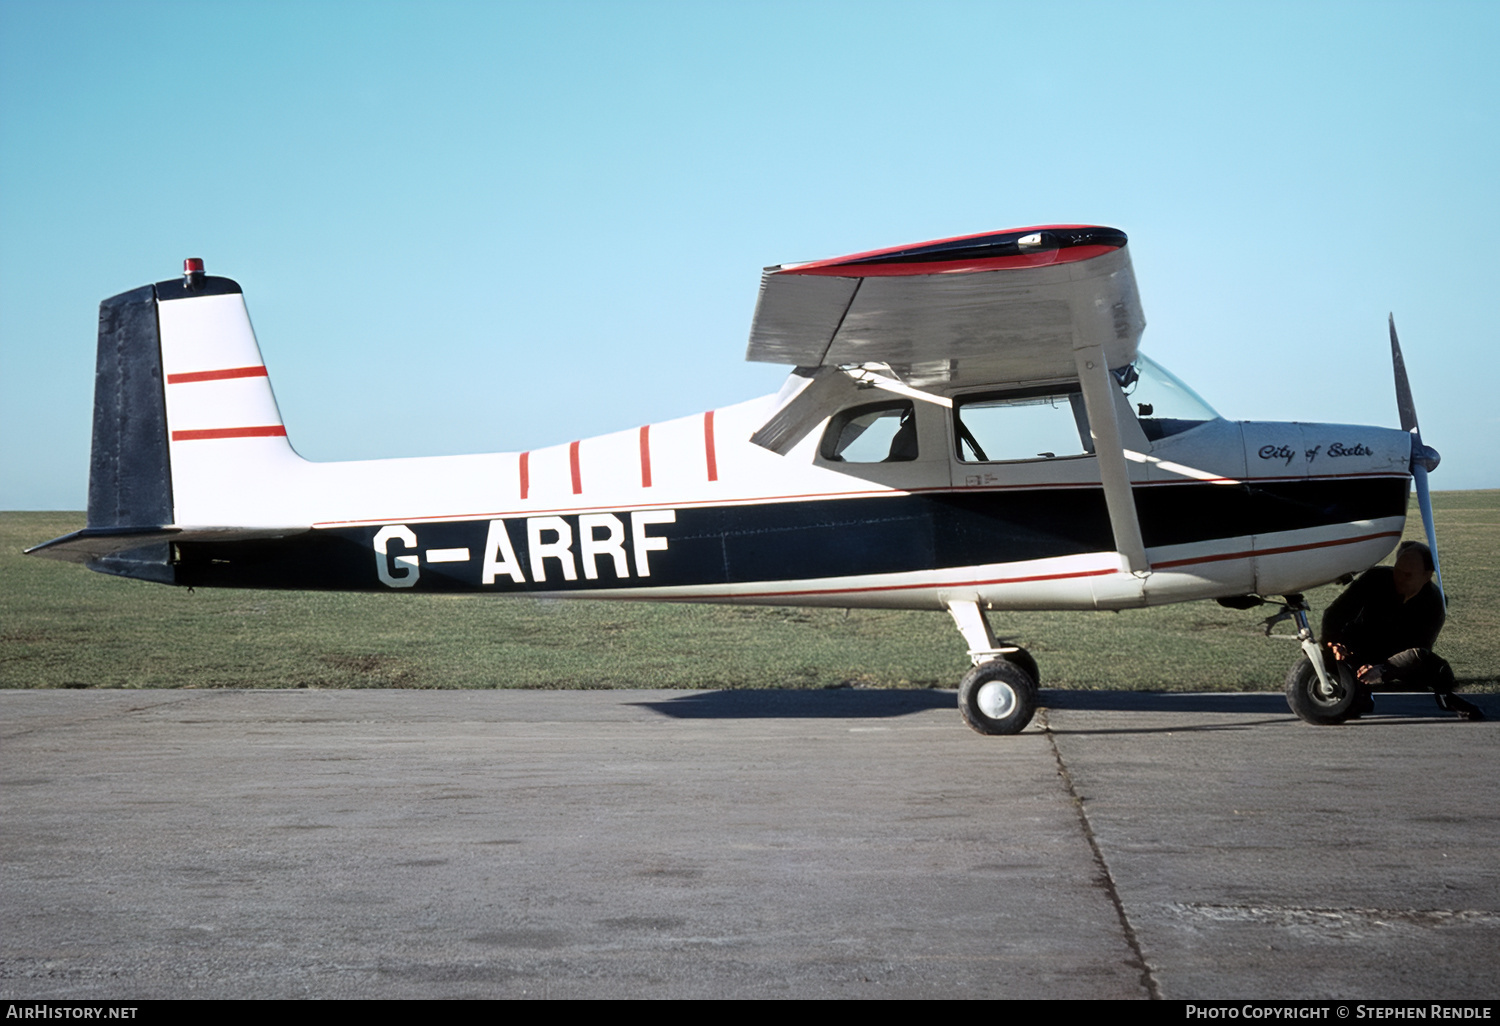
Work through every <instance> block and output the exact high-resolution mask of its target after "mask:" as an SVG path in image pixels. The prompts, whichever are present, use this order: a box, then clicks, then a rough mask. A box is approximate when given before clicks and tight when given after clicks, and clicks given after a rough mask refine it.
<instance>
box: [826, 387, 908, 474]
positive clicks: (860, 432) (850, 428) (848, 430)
mask: <svg viewBox="0 0 1500 1026" xmlns="http://www.w3.org/2000/svg"><path fill="white" fill-rule="evenodd" d="M818 452H819V453H820V454H821V455H822V457H823V458H824V459H825V460H828V461H829V462H831V463H904V462H908V461H910V460H914V459H916V458H917V415H916V410H914V409H913V408H912V403H911V400H909V399H897V400H892V401H889V402H883V403H869V404H867V405H865V406H855V407H851V408H850V409H847V410H841V411H840V412H838V413H836V414H834V416H833V419H831V420H830V421H829V422H828V429H827V430H826V431H824V432H823V441H822V444H821V445H820V446H819V447H818Z"/></svg>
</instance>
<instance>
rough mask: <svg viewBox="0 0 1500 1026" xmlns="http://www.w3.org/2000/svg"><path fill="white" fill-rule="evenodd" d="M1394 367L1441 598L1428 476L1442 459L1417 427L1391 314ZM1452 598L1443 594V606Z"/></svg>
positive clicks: (1419, 500) (1404, 363)
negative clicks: (1409, 436)
mask: <svg viewBox="0 0 1500 1026" xmlns="http://www.w3.org/2000/svg"><path fill="white" fill-rule="evenodd" d="M1390 323H1391V366H1392V368H1393V369H1394V370H1395V372H1396V408H1397V410H1399V411H1400V414H1401V430H1402V431H1406V432H1409V433H1410V434H1411V477H1412V480H1413V481H1415V482H1416V484H1417V506H1418V507H1419V508H1420V509H1421V510H1422V527H1423V529H1424V530H1425V531H1426V532H1427V547H1428V548H1429V549H1431V550H1432V566H1433V569H1434V570H1436V571H1437V586H1438V592H1439V594H1443V568H1442V567H1441V566H1439V565H1438V554H1437V551H1438V550H1437V531H1436V530H1435V529H1434V528H1433V525H1432V496H1431V495H1430V494H1429V493H1428V490H1427V474H1428V472H1429V471H1432V470H1436V469H1437V466H1438V463H1439V462H1440V461H1441V460H1442V457H1441V456H1439V455H1438V451H1437V450H1436V449H1434V448H1432V447H1430V446H1427V445H1423V444H1422V430H1421V428H1419V427H1418V426H1417V406H1416V404H1415V403H1413V402H1412V399H1411V384H1410V382H1408V381H1407V380H1406V361H1405V360H1404V359H1402V357H1401V343H1400V342H1398V341H1397V340H1396V315H1395V314H1391V321H1390ZM1447 601H1448V596H1447V595H1446V594H1443V603H1444V605H1446V604H1447Z"/></svg>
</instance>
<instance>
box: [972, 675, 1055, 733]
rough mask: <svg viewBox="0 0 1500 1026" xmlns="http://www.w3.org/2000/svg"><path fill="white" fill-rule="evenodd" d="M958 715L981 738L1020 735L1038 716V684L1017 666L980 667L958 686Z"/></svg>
mask: <svg viewBox="0 0 1500 1026" xmlns="http://www.w3.org/2000/svg"><path fill="white" fill-rule="evenodd" d="M958 711H959V712H961V713H963V717H964V722H965V723H967V724H968V725H969V726H971V727H973V728H974V729H975V730H977V731H979V733H981V734H1019V733H1020V732H1021V731H1023V730H1025V729H1026V724H1028V723H1030V722H1031V717H1032V715H1033V714H1035V712H1036V684H1035V682H1033V681H1032V679H1031V677H1030V676H1029V675H1027V673H1026V671H1025V670H1022V669H1021V668H1020V667H1019V666H1017V665H1015V664H1014V663H1011V662H1007V661H1006V660H1004V659H991V660H989V661H988V662H983V663H980V664H979V665H978V666H976V667H974V668H973V669H972V670H970V671H969V672H968V673H967V674H965V675H964V679H963V680H962V681H960V682H959V685H958Z"/></svg>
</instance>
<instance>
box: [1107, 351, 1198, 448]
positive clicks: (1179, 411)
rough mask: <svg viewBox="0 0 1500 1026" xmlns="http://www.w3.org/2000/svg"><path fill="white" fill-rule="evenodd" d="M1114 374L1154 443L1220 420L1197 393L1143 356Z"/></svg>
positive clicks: (1118, 368)
mask: <svg viewBox="0 0 1500 1026" xmlns="http://www.w3.org/2000/svg"><path fill="white" fill-rule="evenodd" d="M1111 373H1113V374H1114V376H1115V381H1117V382H1118V383H1119V385H1120V389H1121V391H1123V392H1124V393H1125V394H1126V395H1127V396H1129V397H1130V405H1131V409H1133V410H1134V411H1135V415H1136V419H1137V420H1139V421H1140V424H1141V430H1142V431H1144V432H1145V433H1146V437H1147V438H1148V439H1150V440H1151V441H1153V442H1154V441H1156V440H1157V439H1160V438H1165V437H1167V436H1168V435H1176V434H1181V433H1182V432H1184V431H1188V430H1191V429H1192V428H1195V427H1197V426H1198V425H1199V424H1206V423H1208V422H1209V421H1211V420H1218V419H1219V415H1218V414H1217V413H1216V412H1214V408H1213V407H1212V406H1210V405H1208V403H1206V402H1204V401H1203V400H1202V399H1201V398H1200V397H1199V396H1198V393H1196V392H1194V391H1193V390H1192V389H1191V388H1188V387H1187V385H1184V384H1183V383H1182V382H1181V381H1180V380H1178V379H1177V378H1176V377H1174V376H1173V375H1172V372H1171V371H1169V370H1167V369H1166V368H1165V367H1163V366H1161V365H1160V364H1158V363H1157V362H1155V361H1154V360H1152V359H1151V358H1150V357H1148V356H1145V355H1144V354H1137V355H1136V358H1135V362H1134V363H1129V364H1126V365H1125V366H1124V367H1117V368H1115V369H1114V370H1113V371H1112V372H1111Z"/></svg>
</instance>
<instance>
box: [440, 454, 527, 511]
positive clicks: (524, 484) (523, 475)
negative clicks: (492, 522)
mask: <svg viewBox="0 0 1500 1026" xmlns="http://www.w3.org/2000/svg"><path fill="white" fill-rule="evenodd" d="M529 494H531V453H530V452H529V451H528V452H523V453H521V498H523V499H524V498H526V496H527V495H529ZM412 519H416V518H415V517H413V518H412Z"/></svg>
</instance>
